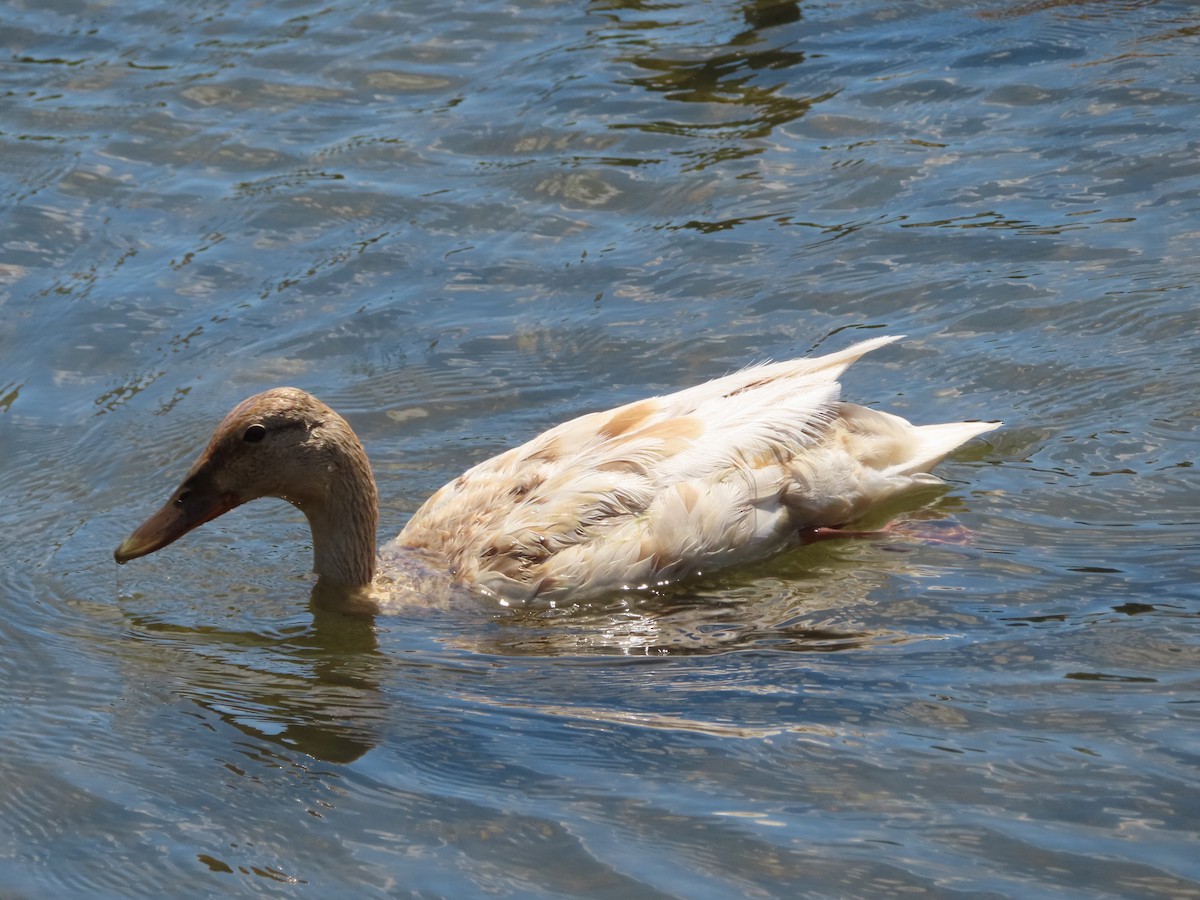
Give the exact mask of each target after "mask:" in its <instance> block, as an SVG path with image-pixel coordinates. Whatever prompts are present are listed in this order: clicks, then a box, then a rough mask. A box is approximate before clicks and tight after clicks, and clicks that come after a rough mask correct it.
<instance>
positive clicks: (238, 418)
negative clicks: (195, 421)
mask: <svg viewBox="0 0 1200 900" xmlns="http://www.w3.org/2000/svg"><path fill="white" fill-rule="evenodd" d="M259 497H278V498H280V499H282V500H287V501H288V502H289V503H292V504H293V505H295V506H296V507H298V508H299V509H300V510H301V511H302V512H304V514H305V516H306V517H307V518H308V521H309V525H310V527H311V528H312V532H313V553H314V563H315V564H314V569H315V571H316V572H317V573H318V575H321V576H323V577H328V579H329V580H331V581H335V582H337V583H341V584H366V583H367V582H369V581H370V580H371V577H372V575H373V572H374V563H375V524H376V520H377V516H378V512H377V502H378V501H377V495H376V491H375V480H374V478H373V477H372V476H371V467H370V464H369V463H368V462H367V457H366V453H365V452H364V451H363V449H362V445H361V444H360V443H359V441H358V438H357V437H356V436H355V434H354V431H353V430H352V429H351V428H350V426H349V424H347V422H346V420H345V419H343V418H342V417H341V416H339V415H338V414H337V413H336V412H334V411H333V410H332V409H330V408H329V407H328V406H326V405H325V404H324V403H322V402H321V401H320V400H318V399H317V398H316V397H313V396H312V395H311V394H307V393H305V392H304V391H301V390H298V389H297V388H274V389H272V390H269V391H264V392H263V393H261V394H255V395H254V396H253V397H251V398H249V399H248V400H244V401H242V402H241V403H239V404H238V405H237V406H236V407H234V409H233V411H232V412H230V413H229V415H227V416H226V417H225V418H224V419H223V420H222V422H221V424H220V425H218V426H217V429H216V431H215V432H214V433H213V436H212V438H211V439H210V440H209V442H208V447H206V448H205V450H204V452H203V453H202V454H200V458H199V459H197V460H196V462H195V464H194V465H193V466H192V468H191V470H190V471H189V472H188V474H187V476H186V477H185V478H184V480H183V483H182V484H180V486H179V487H178V488H177V489H176V491H175V493H174V494H172V495H171V498H170V499H169V500H168V501H167V503H166V504H165V505H164V506H163V507H162V509H160V510H159V511H158V512H157V513H155V514H154V515H153V516H151V517H150V518H149V519H147V520H146V521H145V522H144V523H143V524H142V525H141V526H140V527H139V528H138V529H137V530H136V531H134V532H133V534H131V535H130V536H129V537H128V538H126V539H125V541H124V543H122V544H121V546H120V547H118V548H117V550H116V552H115V553H114V554H113V555H114V557H115V558H116V561H117V562H118V563H126V562H128V561H129V560H131V559H136V558H137V557H139V556H145V555H146V554H148V553H153V552H154V551H155V550H159V549H161V548H163V547H165V546H167V545H168V544H170V543H172V542H174V541H176V540H178V539H179V538H181V537H182V536H183V535H185V534H187V533H188V532H189V531H191V530H192V529H193V528H196V527H198V526H200V525H203V524H204V523H205V522H208V521H211V520H212V519H215V518H216V517H217V516H219V515H221V514H223V513H226V512H228V511H229V510H231V509H233V508H234V507H236V506H240V505H241V504H243V503H247V502H249V501H251V500H256V499H258V498H259Z"/></svg>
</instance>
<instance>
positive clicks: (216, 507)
mask: <svg viewBox="0 0 1200 900" xmlns="http://www.w3.org/2000/svg"><path fill="white" fill-rule="evenodd" d="M239 503H240V501H239V500H238V499H237V498H236V497H235V496H234V495H233V494H229V493H224V492H221V491H217V490H216V489H215V488H214V487H213V485H212V484H211V482H210V481H209V480H208V479H206V478H203V477H192V478H189V479H187V480H186V481H185V482H184V483H183V484H181V485H180V486H179V489H178V490H177V491H175V493H174V494H172V495H171V499H170V500H168V501H167V502H166V503H165V504H164V505H163V508H162V509H160V510H159V511H158V512H156V513H155V514H154V515H152V516H151V517H150V518H149V519H147V520H146V521H145V522H143V523H142V524H141V525H140V526H139V527H138V528H137V530H136V531H134V532H133V534H131V535H129V537H127V538H125V540H124V542H123V543H122V544H121V546H120V547H118V548H117V549H116V551H115V552H114V553H113V558H114V559H115V560H116V561H117V562H118V563H121V564H122V565H123V564H125V563H127V562H129V560H131V559H137V558H138V557H139V556H145V555H146V554H148V553H153V552H154V551H155V550H161V549H162V548H163V547H165V546H167V545H168V544H172V543H174V542H175V541H177V540H179V539H180V538H181V537H183V536H184V535H185V534H187V533H188V532H189V531H191V530H192V529H193V528H199V527H200V526H201V525H203V524H204V523H205V522H210V521H212V520H213V519H215V518H216V517H217V516H219V515H222V514H223V513H227V512H229V510H231V509H233V508H234V507H235V506H238V505H239Z"/></svg>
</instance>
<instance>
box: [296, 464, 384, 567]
mask: <svg viewBox="0 0 1200 900" xmlns="http://www.w3.org/2000/svg"><path fill="white" fill-rule="evenodd" d="M301 509H302V510H303V511H304V515H305V516H306V517H307V518H308V525H309V528H310V529H311V530H312V542H313V571H314V572H315V573H316V575H317V578H318V579H319V580H320V581H321V582H322V583H325V584H330V585H340V586H346V587H358V586H361V585H365V584H370V583H371V579H372V578H374V577H375V532H376V528H377V526H378V523H379V494H378V492H377V491H376V488H375V478H374V477H373V476H372V475H371V466H370V464H369V463H368V462H367V458H366V454H365V453H362V452H361V450H360V451H359V453H358V454H353V455H351V457H350V458H349V459H347V460H345V461H344V464H343V465H340V466H338V467H337V469H336V471H335V472H334V473H333V477H332V479H331V480H330V483H329V485H328V489H327V490H326V491H325V492H324V493H323V496H321V497H320V498H319V499H316V500H310V501H309V502H306V503H304V504H302V505H301Z"/></svg>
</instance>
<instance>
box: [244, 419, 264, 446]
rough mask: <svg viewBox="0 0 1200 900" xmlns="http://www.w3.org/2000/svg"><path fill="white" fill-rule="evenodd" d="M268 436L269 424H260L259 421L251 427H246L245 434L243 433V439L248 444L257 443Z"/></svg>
mask: <svg viewBox="0 0 1200 900" xmlns="http://www.w3.org/2000/svg"><path fill="white" fill-rule="evenodd" d="M266 436H267V426H265V425H260V424H259V423H257V422H255V423H254V424H253V425H251V426H250V427H249V428H247V429H246V432H245V434H243V435H242V440H243V441H245V442H246V443H247V444H257V443H258V442H259V441H261V440H262V439H263V438H265V437H266Z"/></svg>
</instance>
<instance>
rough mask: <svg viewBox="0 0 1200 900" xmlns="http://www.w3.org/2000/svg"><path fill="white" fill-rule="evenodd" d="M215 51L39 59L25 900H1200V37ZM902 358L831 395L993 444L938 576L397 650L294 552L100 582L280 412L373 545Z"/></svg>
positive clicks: (7, 260)
mask: <svg viewBox="0 0 1200 900" xmlns="http://www.w3.org/2000/svg"><path fill="white" fill-rule="evenodd" d="M186 6H187V8H186V9H185V8H184V5H182V4H159V3H150V2H138V0H133V2H129V3H123V4H109V3H102V2H92V3H86V2H67V0H60V2H51V3H38V4H33V3H25V2H19V0H10V2H8V3H7V4H6V7H5V11H4V27H3V29H0V44H2V45H3V50H4V52H3V54H2V55H0V59H2V60H3V61H2V62H0V68H2V71H3V93H2V94H0V98H2V99H0V142H2V148H0V196H2V197H3V208H4V214H3V216H2V217H0V247H2V248H3V249H2V250H0V448H2V450H3V452H2V454H0V458H2V460H3V462H2V463H0V527H2V532H3V534H4V535H5V550H6V554H5V563H4V566H3V568H2V569H0V597H2V598H3V604H4V608H3V615H2V616H0V700H2V703H0V735H2V736H3V737H0V747H2V752H0V783H2V784H3V785H4V787H3V789H2V790H0V894H3V895H4V896H6V897H8V896H12V897H51V896H53V897H65V896H88V897H91V896H96V895H101V896H113V895H124V896H163V895H187V896H211V895H221V894H248V895H255V896H258V895H281V896H317V895H319V896H356V897H372V896H374V897H382V896H421V897H433V896H447V897H474V896H479V895H481V894H484V893H486V894H497V895H510V896H520V897H549V896H587V897H618V896H619V897H628V896H638V897H697V898H705V897H713V898H717V897H729V896H751V897H765V896H787V897H796V896H813V897H819V896H845V897H852V896H882V895H888V896H890V895H894V894H898V893H901V892H904V893H907V894H918V895H928V896H937V897H949V896H960V895H971V896H993V897H999V896H1009V897H1028V896H1038V895H1042V896H1056V897H1116V896H1138V897H1144V896H1163V897H1197V896H1200V862H1197V859H1198V856H1197V852H1196V847H1197V839H1198V837H1200V801H1198V800H1197V797H1198V796H1200V794H1198V792H1197V782H1198V780H1200V754H1198V753H1197V749H1196V747H1197V742H1196V734H1197V730H1196V729H1197V724H1198V719H1200V681H1198V679H1197V675H1196V672H1197V671H1198V670H1200V628H1198V627H1197V625H1198V618H1197V617H1198V614H1200V589H1198V588H1197V586H1196V584H1197V580H1198V578H1197V576H1198V572H1197V567H1196V565H1195V563H1194V558H1195V553H1196V550H1197V547H1198V546H1200V544H1198V541H1197V538H1196V534H1197V525H1198V524H1200V503H1198V499H1200V491H1198V489H1197V475H1196V468H1195V466H1194V464H1195V462H1196V457H1197V447H1198V446H1200V444H1198V443H1197V440H1196V438H1197V431H1198V429H1200V407H1198V406H1197V401H1196V397H1197V384H1198V378H1197V374H1196V373H1197V371H1198V370H1200V342H1198V341H1197V336H1196V334H1197V326H1198V325H1200V315H1198V313H1197V303H1196V299H1195V298H1196V290H1197V283H1198V281H1200V251H1197V249H1196V248H1197V237H1198V236H1200V226H1198V224H1197V223H1200V215H1198V212H1200V126H1198V125H1197V124H1196V123H1197V122H1198V121H1200V115H1198V113H1200V78H1198V76H1197V74H1196V66H1195V59H1196V57H1197V53H1198V51H1200V47H1198V38H1197V34H1198V33H1200V15H1198V14H1197V11H1196V9H1195V7H1194V6H1193V5H1192V4H1188V3H1182V2H1181V3H1166V2H1163V3H1153V2H1123V3H1122V2H1107V3H1078V4H1071V3H1051V2H1046V3H1040V2H1031V3H1012V2H1009V3H1003V2H994V0H980V2H977V3H974V4H963V3H959V2H953V3H952V2H920V3H917V2H908V0H904V2H900V0H869V2H868V0H862V2H845V3H803V4H796V3H788V2H778V3H769V2H760V3H745V4H741V5H737V4H734V3H731V2H716V0H714V2H708V3H701V2H698V3H688V4H669V3H659V4H651V3H639V2H633V0H627V2H616V0H613V2H593V3H590V4H582V3H575V4H566V3H546V2H542V3H537V2H525V0H521V2H515V3H494V2H489V0H482V2H481V0H472V2H470V3H457V2H453V0H452V2H449V3H441V4H433V5H431V4H425V3H412V2H407V3H403V2H402V3H375V4H372V3H344V2H341V3H339V2H334V3H332V4H325V5H322V4H314V3H309V2H307V0H295V2H262V3H254V4H236V3H229V2H217V0H211V2H203V0H201V2H196V3H191V4H187V5H186ZM885 332H886V333H904V334H907V335H909V337H908V339H907V340H906V341H905V342H903V343H902V344H900V345H897V346H895V347H892V348H888V349H886V350H884V351H880V352H879V353H877V354H873V355H872V357H871V358H868V359H865V360H864V361H863V362H862V363H861V364H859V365H858V366H856V367H855V368H854V370H852V371H851V372H850V373H849V374H848V376H847V378H846V380H845V382H846V394H847V396H848V397H850V398H852V399H854V400H857V401H860V402H867V403H871V404H878V405H880V406H882V407H884V408H887V409H892V410H895V411H898V412H900V413H902V414H905V415H907V416H909V417H911V418H913V419H914V420H917V421H920V422H931V421H941V420H952V419H959V418H983V419H995V418H1000V419H1004V420H1005V422H1006V426H1005V428H1004V429H1003V430H1002V431H1000V432H997V433H996V434H995V435H990V436H989V440H987V441H986V442H984V441H980V442H976V443H973V444H972V445H970V446H969V447H967V448H964V449H963V450H962V451H961V452H960V453H959V454H957V455H956V456H955V458H954V459H953V460H952V461H950V462H949V463H948V464H946V465H945V466H943V468H942V469H941V473H942V474H943V475H944V476H945V477H946V478H947V480H948V481H949V482H950V484H951V490H950V492H949V493H947V494H946V495H944V496H942V497H934V498H929V499H930V503H929V505H928V506H925V507H921V506H919V505H917V506H914V505H911V504H910V505H909V506H906V507H903V508H901V509H898V510H896V511H895V512H896V513H897V515H898V516H899V518H900V519H901V520H903V521H906V522H907V523H908V524H909V525H911V526H914V527H916V528H918V529H920V530H921V531H923V532H924V533H926V534H932V535H935V536H936V535H937V534H939V533H940V534H943V535H944V536H945V537H946V538H947V540H945V541H940V542H939V541H935V540H931V539H927V540H919V539H915V538H914V539H903V538H901V539H896V540H893V541H888V542H882V543H880V542H849V543H846V542H839V543H830V544H825V545H820V546H817V547H813V548H811V549H809V550H806V551H803V552H799V553H796V554H793V555H792V556H790V557H787V558H784V559H781V560H775V561H773V562H771V563H768V564H764V565H761V566H759V567H757V568H755V569H753V570H751V571H747V572H739V573H732V574H729V575H725V576H722V577H719V578H712V579H709V580H707V581H705V582H702V583H700V584H697V585H693V586H691V587H690V588H689V589H688V590H687V591H685V592H683V593H681V594H679V595H675V596H671V597H667V598H660V599H655V598H636V597H635V598H625V599H618V600H617V601H614V602H613V603H612V604H610V605H605V604H597V605H595V606H592V607H589V608H586V609H572V610H562V611H556V612H554V613H542V614H529V613H525V614H520V613H518V614H501V613H500V612H499V611H496V610H491V609H485V608H482V607H481V608H479V609H478V610H454V611H449V612H446V611H442V612H436V611H435V612H429V611H413V612H411V613H408V614H404V615H399V616H395V617H388V618H381V619H379V620H377V621H375V622H371V621H364V620H359V619H348V618H346V617H342V616H338V615H336V614H329V613H323V612H320V611H318V610H313V609H310V608H309V602H308V595H309V588H310V582H309V581H308V579H307V577H306V576H305V575H304V572H305V568H306V564H307V563H308V562H309V557H308V548H307V545H306V540H307V533H306V530H305V527H304V523H303V521H302V520H301V519H300V518H299V516H298V514H297V513H295V512H294V511H293V510H291V508H290V507H287V506H286V505H284V504H279V503H274V502H264V503H261V504H257V505H252V506H250V507H246V508H243V509H241V510H239V511H238V512H236V513H233V514H231V515H229V516H227V517H225V518H224V519H222V520H220V521H218V522H214V523H211V524H210V525H208V526H206V527H205V529H203V530H201V531H200V532H197V533H196V534H194V535H190V536H189V537H188V538H186V539H185V540H184V541H182V542H181V543H179V544H177V545H175V546H173V547H171V548H169V550H167V551H165V552H163V553H160V554H157V555H155V556H152V557H148V558H146V559H144V560H139V561H137V562H135V563H133V564H131V565H130V566H127V567H125V568H123V569H121V570H117V569H116V567H115V566H114V565H113V563H112V560H111V552H112V549H113V547H115V546H116V544H117V543H118V542H119V541H120V540H121V539H122V538H123V537H124V536H125V534H127V533H128V531H129V530H130V528H131V527H133V526H134V525H135V524H137V523H138V522H140V521H141V519H142V518H143V517H144V516H145V515H146V514H147V513H148V512H150V511H151V510H152V509H154V508H156V507H157V506H158V504H159V503H161V502H162V500H163V499H164V498H165V497H166V496H167V494H168V492H169V491H170V490H171V489H172V488H173V487H174V485H175V483H176V482H177V481H178V479H179V477H180V475H181V474H182V472H183V471H184V470H185V469H186V467H187V465H188V464H189V463H190V461H191V459H192V458H193V457H194V455H195V454H196V453H197V452H198V449H199V447H200V445H201V444H202V443H203V441H204V440H205V439H206V438H207V434H208V431H209V429H210V428H211V426H212V425H213V424H214V423H215V422H216V421H217V420H218V419H219V417H220V416H221V415H222V414H223V413H224V412H225V411H226V410H227V409H228V408H229V407H230V406H232V405H233V403H235V402H236V401H237V400H239V399H241V398H242V397H243V396H246V395H248V394H250V393H252V392H253V391H256V390H259V389H261V388H264V387H267V386H270V385H276V384H281V383H294V384H297V385H299V386H302V387H305V388H307V389H309V390H311V391H313V392H314V393H316V394H317V395H318V396H320V397H322V398H323V399H324V400H326V401H327V402H329V403H330V404H331V405H333V406H335V407H336V408H338V409H339V410H340V411H342V412H343V413H344V414H346V415H347V417H348V418H350V420H351V421H352V422H353V424H354V426H355V427H356V429H357V430H358V431H359V433H360V435H361V436H362V438H363V440H364V442H365V444H366V446H367V449H368V451H369V452H370V454H371V456H372V459H373V461H374V463H375V466H376V474H377V477H378V480H379V481H380V484H381V488H382V493H383V521H384V532H383V533H382V534H381V539H383V538H386V537H388V536H390V535H391V534H394V533H395V532H396V531H398V530H399V528H400V526H401V525H402V523H403V522H404V520H405V518H406V516H407V515H408V514H410V513H411V512H412V511H413V510H415V509H416V507H417V506H418V505H419V503H420V502H421V501H422V500H423V499H424V497H425V496H427V495H428V494H429V493H431V492H432V491H433V490H434V489H435V488H436V487H437V486H439V485H440V484H441V483H443V482H444V481H446V480H448V479H450V478H452V477H453V476H455V475H456V474H458V473H459V472H460V471H462V470H463V469H465V468H466V467H467V466H468V465H470V464H471V463H473V462H474V461H477V460H479V459H482V458H484V457H486V456H488V455H490V454H492V453H495V452H497V451H499V450H500V449H502V448H504V447H507V446H511V445H512V444H513V443H515V442H517V441H519V440H522V439H524V438H526V437H529V436H531V435H533V434H535V433H537V432H538V431H540V430H542V429H544V428H546V427H548V426H550V425H552V424H554V423H556V422H558V421H560V420H562V419H564V418H567V417H569V416H572V415H576V414H579V413H582V412H586V411H589V410H593V409H597V408H603V407H607V406H611V405H615V404H617V403H620V402H624V401H628V400H631V399H634V398H637V397H640V396H643V395H645V394H647V393H653V392H657V391H664V390H669V389H672V388H676V387H680V386H684V385H687V384H691V383H694V382H696V381H699V380H701V379H703V378H706V377H709V376H713V375H718V374H722V373H725V372H727V371H730V370H733V369H736V368H738V367H740V366H742V365H745V364H747V363H749V362H752V361H755V360H758V359H762V358H767V357H772V358H783V357H787V356H790V355H797V354H801V353H806V352H809V351H812V350H814V349H818V348H819V349H821V350H832V349H836V348H838V347H841V346H845V345H846V344H847V343H849V342H850V341H852V340H854V339H856V338H860V337H865V336H871V335H875V334H880V333H885ZM968 532H969V534H970V538H969V539H966V540H964V539H962V535H963V534H964V533H968Z"/></svg>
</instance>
